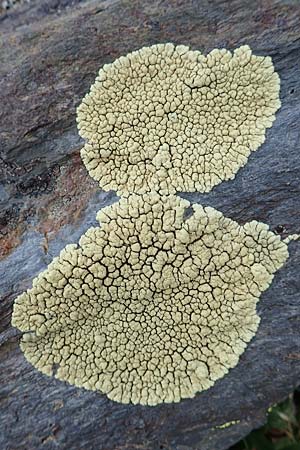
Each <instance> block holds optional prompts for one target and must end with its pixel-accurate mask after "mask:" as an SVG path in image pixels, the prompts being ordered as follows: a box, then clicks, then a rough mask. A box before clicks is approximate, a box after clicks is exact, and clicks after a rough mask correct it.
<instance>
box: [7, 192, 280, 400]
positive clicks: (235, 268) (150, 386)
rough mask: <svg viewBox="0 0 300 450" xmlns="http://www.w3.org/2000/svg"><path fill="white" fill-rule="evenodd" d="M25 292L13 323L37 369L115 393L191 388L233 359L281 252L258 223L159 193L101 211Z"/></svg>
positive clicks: (169, 395) (155, 396)
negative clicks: (240, 222)
mask: <svg viewBox="0 0 300 450" xmlns="http://www.w3.org/2000/svg"><path fill="white" fill-rule="evenodd" d="M97 218H98V220H99V221H100V226H98V227H93V228H90V229H89V230H88V231H87V232H86V233H85V234H84V235H83V236H82V237H81V239H80V241H79V245H68V246H67V247H66V248H65V249H64V250H63V251H62V252H61V253H60V255H59V257H57V258H55V259H54V260H53V261H52V262H51V264H50V265H49V267H48V268H47V269H46V270H45V271H44V272H42V273H41V274H40V275H38V277H37V278H36V279H35V280H34V281H33V287H32V288H31V289H29V290H28V291H27V292H25V293H23V294H22V295H20V296H19V297H18V298H17V299H16V301H15V305H14V312H13V321H12V323H13V325H14V326H16V327H18V328H19V329H20V330H22V331H23V332H24V335H23V338H22V341H21V348H22V350H23V352H24V354H25V356H26V358H27V359H28V360H29V361H30V362H31V363H32V364H33V365H34V366H35V367H36V368H38V369H39V370H40V371H42V372H44V373H46V374H47V375H52V374H54V373H55V371H56V375H55V376H56V377H57V378H59V379H61V380H66V381H68V382H69V383H71V384H75V385H76V386H83V387H85V388H87V389H92V390H99V391H101V392H103V393H106V394H107V395H108V397H109V398H110V399H112V400H116V401H118V402H123V403H128V402H132V403H134V404H136V403H140V404H145V405H155V404H158V403H162V402H178V401H179V400H181V399H183V398H187V397H193V396H194V395H195V394H196V393H197V392H200V391H203V390H204V389H207V388H209V387H210V386H212V385H213V384H214V382H215V381H216V380H217V379H219V378H221V377H222V376H223V375H225V374H226V373H227V372H228V370H229V369H230V368H232V367H234V366H235V365H236V364H237V362H238V359H239V356H240V355H241V354H242V353H243V351H244V350H245V348H246V346H247V343H248V342H249V341H250V340H251V338H252V337H253V336H254V334H255V332H256V330H257V327H258V324H259V317H258V315H257V312H256V303H257V301H258V299H259V296H260V294H261V293H262V292H263V291H264V290H265V289H267V288H268V286H269V285H270V283H271V281H272V279H273V275H274V273H275V272H276V271H277V270H278V269H279V268H280V267H281V266H282V265H283V263H284V262H285V261H286V259H287V257H288V249H287V245H286V243H284V242H282V241H281V240H280V237H279V236H277V235H275V234H273V233H272V232H271V231H269V229H268V226H267V225H264V224H263V223H259V222H256V221H252V222H250V223H247V224H245V225H243V226H240V225H238V224H237V223H236V222H235V221H233V220H231V219H229V218H226V217H224V216H223V215H222V214H221V213H220V212H218V211H216V210H215V209H213V208H210V207H202V206H201V205H197V204H195V205H192V207H191V206H190V204H189V202H188V201H187V200H183V199H181V198H179V197H176V196H172V195H171V196H159V195H158V194H153V193H152V194H143V195H136V194H133V195H131V196H129V197H128V198H122V199H121V200H120V201H119V202H118V203H115V204H113V205H111V206H108V207H106V208H104V209H103V210H101V211H100V212H99V213H98V216H97Z"/></svg>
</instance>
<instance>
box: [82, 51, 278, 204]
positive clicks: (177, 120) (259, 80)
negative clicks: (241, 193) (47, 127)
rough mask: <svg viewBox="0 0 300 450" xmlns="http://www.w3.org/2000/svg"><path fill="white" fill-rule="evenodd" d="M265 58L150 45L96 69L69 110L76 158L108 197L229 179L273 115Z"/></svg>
mask: <svg viewBox="0 0 300 450" xmlns="http://www.w3.org/2000/svg"><path fill="white" fill-rule="evenodd" d="M279 85H280V82H279V77H278V75H277V73H276V72H274V67H273V64H272V61H271V58H270V57H268V56H267V57H264V56H255V55H253V54H252V51H251V49H250V48H249V47H248V46H242V47H240V48H238V49H236V50H235V51H234V52H233V53H231V52H230V51H227V50H225V49H221V50H219V49H214V50H213V51H211V52H210V53H209V54H208V55H207V56H205V55H203V54H201V53H200V52H199V51H194V50H190V49H189V47H186V46H183V45H178V46H175V45H173V44H170V43H168V44H158V45H153V46H151V47H144V48H142V49H140V50H138V51H134V52H132V53H129V54H128V55H127V56H123V57H120V58H118V59H117V60H116V61H114V62H113V63H112V64H106V65H104V66H103V67H102V68H101V69H100V71H99V74H98V76H97V78H96V81H95V83H94V84H93V85H92V87H91V89H90V92H89V93H88V94H87V95H86V96H85V97H84V98H83V100H82V103H81V105H80V106H79V108H78V110H77V122H78V129H79V133H80V135H81V136H82V137H83V138H84V139H85V141H86V143H85V145H84V147H83V149H82V150H81V156H82V159H83V162H84V164H85V165H86V167H87V169H88V171H89V174H90V175H91V176H92V177H93V178H94V179H95V180H97V181H98V182H99V185H100V187H101V188H103V189H104V190H110V189H113V190H115V191H117V193H118V194H121V195H124V194H125V193H128V192H129V193H130V192H136V193H143V192H148V191H151V190H156V191H158V190H159V191H160V193H163V194H167V193H175V192H182V191H185V192H194V191H197V192H207V191H210V190H211V189H212V188H213V187H214V186H216V185H217V184H219V183H220V182H222V181H224V180H228V179H232V178H234V176H235V174H236V172H237V171H238V169H240V168H241V167H242V166H244V165H245V164H246V162H247V159H248V157H249V155H250V153H251V152H252V151H254V150H256V149H257V148H258V147H259V146H260V145H261V144H262V143H263V142H264V139H265V132H266V129H267V128H269V127H271V125H272V123H273V121H274V119H275V115H274V114H275V112H276V111H277V109H278V108H279V107H280V100H279Z"/></svg>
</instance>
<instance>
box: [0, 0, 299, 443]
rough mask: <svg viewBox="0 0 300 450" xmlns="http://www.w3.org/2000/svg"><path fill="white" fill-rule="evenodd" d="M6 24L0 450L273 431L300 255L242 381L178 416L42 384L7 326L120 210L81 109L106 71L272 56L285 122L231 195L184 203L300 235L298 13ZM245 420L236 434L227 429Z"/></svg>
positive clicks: (32, 12)
mask: <svg viewBox="0 0 300 450" xmlns="http://www.w3.org/2000/svg"><path fill="white" fill-rule="evenodd" d="M17 3H18V2H16V4H15V6H14V7H13V8H11V9H9V10H7V11H6V10H5V11H4V10H2V15H0V37H1V39H0V60H1V65H0V105H1V107H0V158H1V159H0V171H1V178H0V211H1V213H0V249H1V257H2V261H1V263H0V274H1V277H0V293H1V302H0V308H1V310H0V332H1V334H0V346H1V347H0V405H1V408H0V421H1V427H0V448H1V449H3V450H21V449H22V450H25V449H26V450H31V449H38V450H40V449H45V450H48V449H49V450H50V449H54V448H59V449H66V450H70V449H72V450H77V449H89V450H101V449H103V450H110V449H122V450H133V449H149V450H159V449H161V450H162V449H164V450H170V449H172V450H183V449H184V450H188V449H199V450H221V449H226V448H227V447H228V446H229V445H231V444H232V443H234V442H236V441H237V440H238V439H240V438H241V437H242V436H244V435H245V434H247V433H248V432H249V431H250V430H251V429H253V428H254V427H257V426H259V425H261V424H262V423H263V422H264V420H265V413H266V410H267V409H268V407H269V406H270V405H271V404H274V403H275V402H278V401H280V400H281V399H283V398H284V397H285V396H287V395H288V393H289V392H291V391H292V390H293V389H294V388H295V386H296V385H297V383H299V379H300V351H299V347H300V315H299V306H300V295H299V292H300V279H299V263H300V248H299V244H297V243H295V242H294V243H292V244H291V245H290V258H289V260H288V262H287V263H286V265H285V266H284V268H282V269H281V270H280V271H279V272H278V273H277V274H276V276H275V278H274V282H273V284H272V286H271V287H270V289H269V290H268V291H266V292H265V293H264V294H263V295H262V297H261V301H260V303H259V313H260V315H261V317H262V322H261V325H260V327H259V330H258V333H257V335H256V337H255V339H253V341H252V342H251V343H250V345H249V347H248V348H247V350H246V352H245V353H244V354H243V355H242V357H241V359H240V363H239V364H238V366H237V367H236V368H235V369H233V370H231V371H230V373H229V374H228V375H227V376H226V377H224V378H223V379H221V380H219V381H218V382H217V383H216V384H215V386H214V387H213V388H212V389H209V390H208V391H206V392H204V393H202V394H199V395H197V396H196V398H194V399H191V400H184V401H182V402H180V403H179V404H171V405H160V406H157V407H142V406H126V405H121V404H117V403H113V402H111V401H109V400H108V399H107V398H106V397H105V396H103V395H101V394H98V393H93V392H88V391H85V390H83V389H77V388H75V387H72V386H69V385H67V384H66V383H63V382H60V381H57V380H55V379H52V378H48V377H46V376H43V375H41V374H40V373H39V372H38V371H36V370H35V369H34V368H32V367H31V366H30V364H28V363H27V362H26V360H25V359H24V357H23V355H22V353H21V351H20V349H19V346H18V341H19V333H18V331H17V330H15V329H13V328H12V327H11V326H10V317H11V310H12V304H13V300H14V299H15V297H16V296H17V295H18V294H19V293H21V292H22V291H23V290H24V289H26V288H27V287H29V286H30V284H31V282H32V279H33V278H34V276H35V275H36V274H37V273H38V272H40V271H41V270H42V269H44V268H45V267H46V265H47V264H48V263H49V262H50V261H51V259H52V258H53V256H55V255H57V254H58V253H59V251H60V250H61V249H62V248H63V247H64V246H65V245H66V244H67V243H70V242H76V241H77V240H78V238H79V237H80V235H81V234H82V233H83V232H84V231H85V230H86V229H87V228H88V227H89V226H91V224H93V223H95V213H96V211H97V210H99V209H100V208H101V207H103V206H104V205H107V204H109V203H111V202H113V201H116V200H117V197H116V196H115V195H114V194H113V193H103V192H100V191H99V190H98V189H97V186H96V184H95V183H94V182H93V181H92V180H91V179H90V177H89V176H88V175H87V173H86V171H85V169H84V167H83V165H82V163H81V160H80V158H79V149H80V147H81V145H82V141H81V139H80V138H79V136H78V133H77V130H76V126H75V108H76V106H77V105H78V103H79V102H80V99H81V98H82V96H83V95H84V94H85V93H86V92H87V90H88V88H89V86H90V84H91V82H92V81H93V79H94V78H95V75H96V73H97V71H98V69H99V67H100V66H102V65H103V64H104V63H106V62H110V61H112V60H114V59H115V58H117V57H118V56H120V55H123V54H126V53H127V52H129V51H132V50H135V49H138V48H140V47H142V46H143V45H150V44H153V43H158V42H167V41H171V42H174V43H181V44H187V45H190V46H191V47H192V48H194V49H200V50H202V51H203V52H204V53H206V52H208V51H210V50H211V49H212V48H214V47H226V48H228V49H234V48H235V47H238V46H240V45H241V44H245V43H247V44H249V45H250V46H251V47H252V49H253V50H254V52H255V53H256V54H261V55H271V56H272V58H273V61H274V64H275V67H276V70H277V71H278V73H279V75H280V78H281V82H282V84H281V100H282V108H281V109H280V111H279V112H278V114H277V119H276V121H275V123H274V125H273V127H272V128H271V129H270V130H268V132H267V139H266V142H265V144H264V145H263V146H262V147H261V148H260V149H259V150H258V151H257V152H256V153H255V154H253V155H252V156H251V157H250V159H249V162H248V164H247V165H246V167H245V168H243V169H241V170H240V171H239V173H238V175H237V177H236V179H235V180H234V181H231V182H225V183H222V184H221V185H219V186H217V187H216V188H215V189H214V190H213V191H212V192H211V193H209V194H205V195H200V194H182V195H183V196H184V197H186V198H189V199H191V200H193V201H195V202H201V203H203V204H207V205H210V206H214V207H217V208H218V209H219V210H221V211H222V212H223V213H224V214H225V215H227V216H229V217H231V218H233V219H235V220H237V221H238V222H239V223H245V222H246V221H249V220H251V219H257V220H260V221H263V222H265V223H268V224H270V226H271V228H272V229H273V230H274V231H276V232H277V233H279V234H281V235H283V236H286V235H288V234H291V233H297V232H298V233H299V232H300V215H299V211H300V195H299V193H300V192H299V191H300V187H299V170H300V133H299V121H300V101H299V100H300V78H299V61H300V26H299V18H300V4H299V2H297V1H293V0H281V1H279V0H270V1H267V2H260V1H256V0H255V1H252V2H250V1H246V0H233V1H231V2H227V1H226V0H216V1H214V2H211V1H208V0H201V1H194V0H187V1H181V0H173V1H167V0H164V1H160V2H158V1H155V2H147V1H146V0H140V1H137V0H131V1H127V0H103V1H92V0H86V1H79V0H76V1H75V0H73V1H71V0H64V1H59V0H50V1H49V0H48V1H46V0H40V1H37V0H32V1H31V2H30V3H27V2H23V3H22V2H19V3H20V4H17ZM230 421H239V422H237V423H236V424H235V425H232V426H230V427H226V428H218V426H220V425H222V424H224V423H226V422H230Z"/></svg>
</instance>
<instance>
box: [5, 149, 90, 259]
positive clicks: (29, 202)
mask: <svg viewBox="0 0 300 450" xmlns="http://www.w3.org/2000/svg"><path fill="white" fill-rule="evenodd" d="M97 189H98V188H97V183H95V182H94V181H93V180H92V179H91V178H90V177H89V175H88V174H87V172H86V170H85V168H84V167H83V165H82V162H81V159H80V154H79V151H77V152H76V153H74V154H73V155H72V156H71V157H70V159H69V161H68V163H66V164H64V165H61V166H60V168H59V170H58V175H57V178H56V180H55V183H54V187H53V189H52V190H51V191H50V192H47V193H43V194H42V195H38V196H36V197H34V196H27V198H26V201H24V206H23V208H22V210H21V211H20V214H19V217H18V220H17V221H16V222H13V221H10V222H9V223H8V224H7V225H6V226H5V227H4V228H3V229H2V236H3V237H0V259H3V258H5V257H6V256H8V255H9V254H10V253H11V252H12V251H13V250H14V249H15V248H16V247H17V246H18V245H19V244H20V243H21V241H22V235H23V233H24V232H25V231H29V230H34V231H38V232H40V233H41V234H43V235H44V242H43V249H44V252H45V253H47V250H48V243H49V241H50V240H51V239H53V238H54V237H55V235H56V234H57V232H58V231H59V230H60V228H61V227H63V226H64V225H66V224H68V223H75V222H76V221H77V220H78V219H79V218H80V216H81V214H82V212H83V210H84V209H85V208H86V206H87V204H88V201H89V199H90V198H91V196H92V195H93V194H94V192H95V191H96V190H97ZM24 200H25V199H24ZM24 216H25V217H26V216H27V219H26V222H24ZM33 217H36V218H37V220H38V223H37V224H35V225H33V224H32V223H31V220H32V218H33Z"/></svg>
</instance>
